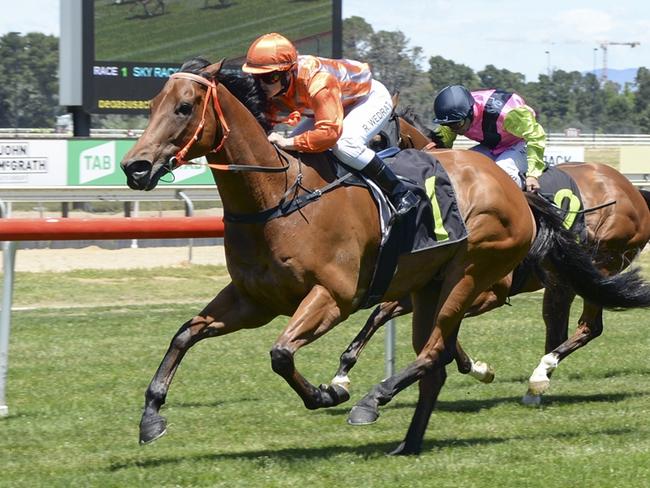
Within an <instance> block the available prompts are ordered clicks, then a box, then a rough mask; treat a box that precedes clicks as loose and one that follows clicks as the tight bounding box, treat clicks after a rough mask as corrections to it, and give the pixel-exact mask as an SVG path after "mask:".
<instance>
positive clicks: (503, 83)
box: [477, 64, 526, 93]
mask: <svg viewBox="0 0 650 488" xmlns="http://www.w3.org/2000/svg"><path fill="white" fill-rule="evenodd" d="M477 74H478V77H479V78H480V80H481V86H482V87H484V88H500V89H501V90H507V91H514V92H517V93H521V91H522V89H523V87H524V86H525V85H526V77H525V76H524V75H523V74H522V73H513V72H512V71H508V70H507V69H498V68H497V67H496V66H494V65H493V64H488V65H487V66H486V67H485V68H483V69H482V70H481V71H479V72H478V73H477Z"/></svg>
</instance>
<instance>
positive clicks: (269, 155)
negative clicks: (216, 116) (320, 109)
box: [208, 85, 296, 214]
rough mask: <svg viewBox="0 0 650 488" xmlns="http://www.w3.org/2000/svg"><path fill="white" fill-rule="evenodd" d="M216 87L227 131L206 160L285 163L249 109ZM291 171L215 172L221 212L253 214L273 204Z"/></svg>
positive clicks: (277, 164) (265, 164) (282, 193)
mask: <svg viewBox="0 0 650 488" xmlns="http://www.w3.org/2000/svg"><path fill="white" fill-rule="evenodd" d="M218 90H219V92H218V96H219V102H220V104H221V108H222V110H223V116H224V118H225V120H226V122H227V124H228V126H229V128H230V134H229V135H228V138H227V139H226V141H225V143H224V147H223V149H222V150H221V151H219V153H217V154H216V155H208V160H209V161H216V162H219V163H224V159H225V162H227V163H228V164H237V165H247V166H264V167H276V168H277V167H281V166H285V165H286V164H287V163H288V161H283V160H282V159H281V158H280V157H279V155H278V152H277V151H276V149H275V147H274V146H273V145H272V144H271V143H270V142H269V141H268V140H267V138H266V134H265V133H264V130H263V129H262V127H261V126H260V125H259V124H258V123H257V120H255V117H254V116H253V115H252V114H251V113H250V111H249V110H248V109H247V108H246V107H245V106H244V105H243V104H242V103H241V102H240V101H239V100H237V98H236V97H235V96H234V95H232V94H231V93H230V92H229V91H228V90H227V89H226V88H225V87H223V86H222V85H219V87H218ZM289 159H291V158H290V157H289ZM292 166H294V167H295V166H296V165H292ZM294 171H295V168H290V169H289V170H288V171H286V172H279V173H265V172H261V171H260V172H257V171H245V172H244V171H217V172H216V173H215V178H216V181H217V186H218V188H219V195H220V197H221V201H222V204H223V208H224V211H225V212H231V213H237V214H247V213H256V212H260V211H262V210H266V209H268V208H271V207H273V206H275V205H277V204H278V202H279V201H280V199H281V198H282V196H283V195H284V193H285V192H286V190H287V188H288V186H289V185H290V184H291V183H292V182H293V178H295V175H294V174H293V173H294Z"/></svg>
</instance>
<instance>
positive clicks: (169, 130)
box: [122, 59, 637, 454]
mask: <svg viewBox="0 0 650 488" xmlns="http://www.w3.org/2000/svg"><path fill="white" fill-rule="evenodd" d="M221 65H222V63H221V62H219V63H216V64H212V65H210V64H209V63H207V62H205V61H204V60H200V59H195V60H191V61H189V62H187V63H185V64H184V65H183V67H182V68H181V71H180V72H178V73H175V74H174V75H172V76H171V77H170V79H169V80H168V81H167V83H166V84H165V85H164V87H163V89H162V91H161V92H160V93H159V94H158V95H157V96H156V97H155V98H154V99H153V100H152V104H151V114H150V120H149V124H148V126H147V128H146V129H145V131H144V133H143V134H142V136H141V137H140V138H139V139H138V141H137V142H136V144H135V145H134V146H133V148H132V149H131V150H130V151H129V152H128V153H127V154H126V155H125V157H124V159H123V161H122V169H123V171H124V172H125V174H126V177H127V183H128V185H129V187H131V188H132V189H135V190H151V189H153V188H154V187H155V186H156V184H157V182H158V181H159V179H160V177H161V176H162V175H164V174H166V173H168V172H169V171H170V170H172V169H174V168H175V167H177V166H178V165H180V164H183V163H184V162H185V161H186V159H194V158H197V157H199V156H202V155H205V156H206V158H207V161H208V164H209V165H210V167H211V168H212V171H213V174H214V175H215V181H216V185H217V187H218V191H219V194H220V196H221V201H222V204H223V211H224V221H225V236H224V245H225V252H226V262H227V266H228V270H229V273H230V275H231V279H232V281H231V282H230V283H229V284H228V285H227V286H226V287H225V288H224V289H223V290H221V291H220V292H219V293H218V294H217V296H216V297H215V298H214V299H213V300H212V301H211V302H210V303H209V304H208V305H206V307H205V308H204V309H203V310H202V311H201V312H200V313H199V314H198V315H196V316H195V317H193V318H192V319H190V320H188V321H187V322H186V323H184V324H183V325H182V326H181V327H180V328H179V330H178V331H177V332H176V334H175V335H174V337H173V338H172V340H171V343H170V345H169V348H168V349H167V351H166V353H165V355H164V357H163V359H162V362H161V364H160V366H159V367H158V370H157V371H156V373H155V375H154V377H153V379H152V380H151V383H150V384H149V386H148V388H147V390H146V393H145V406H144V411H143V414H142V419H141V422H140V442H141V443H147V442H151V441H153V440H155V439H157V438H158V437H160V436H162V435H163V434H164V433H165V432H166V421H165V419H164V418H163V417H162V416H161V415H160V413H159V412H160V408H161V407H162V405H163V404H164V402H165V400H166V396H167V392H168V390H169V386H170V384H171V381H172V379H173V376H174V374H175V372H176V370H177V368H178V366H179V364H180V362H181V360H182V358H183V357H184V355H185V354H186V353H187V351H188V350H189V348H190V347H192V346H193V345H194V344H196V343H197V342H198V341H200V340H203V339H206V338H208V337H215V336H221V335H225V334H229V333H232V332H235V331H237V330H240V329H252V328H257V327H261V326H263V325H265V324H267V323H268V322H270V321H271V320H272V319H273V318H275V317H277V316H279V315H287V316H290V319H289V321H288V324H287V326H286V327H285V328H284V330H283V332H282V333H281V334H280V336H279V337H278V339H277V340H276V342H275V344H274V345H273V346H272V348H271V351H270V355H271V367H272V369H273V371H274V372H276V373H277V374H279V375H280V376H282V377H283V378H284V379H285V381H286V382H287V383H288V384H289V386H290V387H291V388H292V389H294V390H295V392H296V393H297V394H298V395H299V396H300V398H301V399H302V401H303V403H304V404H305V406H306V407H307V408H309V409H315V408H321V407H329V406H333V405H337V404H339V403H341V402H342V401H345V400H347V399H348V398H349V393H348V391H347V390H346V388H345V386H344V385H337V384H330V385H321V386H320V387H316V386H314V385H312V384H311V383H310V382H309V381H308V380H307V379H306V378H304V377H303V376H302V375H301V374H300V372H299V371H298V370H297V368H296V366H295V358H294V356H295V353H296V352H297V351H298V350H299V349H300V348H301V347H303V346H306V345H308V344H310V343H311V342H313V341H314V340H316V339H317V338H319V337H320V336H322V335H323V334H325V333H326V332H328V331H329V330H330V329H332V328H333V327H334V326H336V325H337V324H339V323H341V322H342V321H344V320H345V319H346V318H347V317H348V316H349V315H350V314H351V313H353V312H355V311H356V310H358V309H359V307H360V306H361V304H362V303H363V299H364V296H365V295H366V292H367V290H368V287H369V283H370V280H371V278H372V273H373V268H374V263H375V261H376V259H377V255H378V248H379V243H380V238H381V236H380V225H379V219H378V210H377V207H376V205H375V203H374V201H373V199H372V197H371V196H370V194H369V192H368V191H367V190H366V189H364V188H360V187H353V186H333V185H332V183H333V182H335V180H336V174H335V172H334V168H333V165H332V164H331V162H330V160H329V157H328V156H327V155H325V154H315V155H302V156H301V157H300V158H299V157H298V156H297V155H296V154H295V153H286V152H284V151H280V150H278V149H277V148H276V147H275V146H273V145H272V144H270V143H269V142H268V140H267V138H266V133H265V131H264V129H263V127H262V125H261V124H260V123H259V122H258V120H261V119H263V114H262V111H263V109H264V108H265V106H264V104H263V103H258V102H259V96H258V95H256V94H259V86H258V85H256V84H255V83H254V82H253V81H252V79H251V78H250V77H243V78H242V77H235V76H233V75H230V74H228V73H225V72H223V73H222V72H221ZM242 86H244V87H245V88H247V89H246V90H242V89H241V88H242ZM256 117H257V118H256ZM441 159H444V160H445V168H446V170H447V172H448V173H449V175H450V178H451V179H452V181H453V183H454V186H455V188H456V191H457V199H458V205H459V207H460V209H461V212H462V213H463V215H464V216H465V223H466V226H467V229H468V231H469V234H470V235H471V236H472V237H471V239H468V240H463V241H459V242H458V243H454V244H450V245H448V246H444V247H437V248H434V249H432V250H430V251H423V252H422V253H418V254H416V255H406V256H401V257H400V258H399V260H398V266H397V271H396V273H395V275H394V277H393V279H392V281H391V283H390V285H389V287H388V289H387V291H386V292H385V294H384V296H383V297H382V300H384V301H391V300H397V299H398V298H400V297H403V296H406V295H410V297H411V301H412V303H413V333H414V339H413V342H414V348H415V350H416V351H417V352H418V357H417V359H416V361H415V362H414V363H412V364H411V365H410V366H409V368H408V369H407V370H406V371H405V372H402V373H401V374H399V375H396V376H395V377H394V378H390V379H389V380H390V381H391V383H390V384H389V385H388V386H387V384H385V383H382V385H379V386H378V388H379V391H380V392H382V398H381V399H379V400H378V401H379V402H381V403H382V404H383V403H386V402H387V401H388V400H389V398H388V397H391V398H392V396H394V395H395V394H397V393H398V392H399V391H400V390H402V389H403V388H405V387H406V386H408V385H409V384H412V383H414V382H416V381H419V387H420V397H419V399H418V406H417V408H416V413H415V415H414V419H413V422H412V424H411V428H410V429H409V432H408V433H407V436H406V439H405V442H404V443H402V444H401V445H400V446H399V447H398V448H397V449H396V450H395V451H394V452H395V453H397V454H407V453H414V452H419V450H420V448H421V442H422V438H423V436H424V431H425V429H426V424H427V422H428V418H429V415H430V413H431V409H432V408H433V404H434V403H435V400H436V397H437V395H438V393H439V391H440V389H441V388H442V386H443V384H444V379H445V372H444V366H443V365H444V364H446V363H447V362H449V361H450V360H451V357H452V355H453V349H454V347H455V343H456V336H457V333H458V329H459V327H460V322H461V320H462V318H463V315H464V314H465V311H466V310H467V309H468V308H469V307H470V306H471V304H472V303H473V301H474V300H475V299H476V297H477V296H478V294H479V293H481V292H482V291H484V290H485V289H487V288H488V287H489V286H490V285H491V284H492V283H494V282H496V281H497V280H499V279H501V278H502V277H503V276H505V275H506V274H507V273H509V272H510V271H511V270H512V269H513V268H514V267H515V266H516V265H517V263H519V262H520V261H521V260H522V259H524V257H525V256H526V254H527V253H528V251H529V249H530V247H531V245H532V244H533V242H534V240H535V236H536V226H535V220H536V219H537V220H538V221H540V222H542V221H543V216H542V214H543V213H544V211H542V212H541V213H539V215H536V216H533V214H532V212H531V210H530V207H529V206H528V204H527V201H526V198H524V196H523V194H522V192H520V191H515V190H516V187H515V186H514V184H513V183H512V181H511V180H510V178H509V177H507V175H505V173H503V172H502V171H501V170H499V169H498V168H497V167H496V166H495V165H494V164H492V163H491V162H490V161H489V159H487V158H485V157H484V156H482V155H479V154H473V153H470V152H467V151H457V152H455V153H451V152H450V153H449V154H448V155H446V156H443V157H441ZM476 181H480V185H479V184H476ZM310 189H315V190H310ZM305 196H307V197H309V198H310V200H309V201H305V200H303V204H302V205H300V208H299V209H298V210H297V211H295V212H286V213H283V212H284V209H286V208H287V207H286V204H288V203H290V202H291V201H293V200H297V199H298V198H300V197H305ZM312 197H313V198H312ZM310 202H311V203H310ZM308 203H310V204H308ZM548 216H549V218H552V217H553V216H554V213H553V212H552V210H548ZM540 219H542V220H540ZM550 225H551V226H553V225H555V227H554V228H548V229H546V228H544V227H543V226H542V227H541V228H540V229H539V231H538V235H546V236H548V235H550V234H553V233H554V232H556V231H557V232H558V233H560V232H562V231H563V229H562V226H561V224H559V225H558V224H553V223H551V224H550ZM569 240H570V239H569ZM550 247H551V248H553V249H556V250H557V249H558V247H557V246H550ZM567 253H568V254H567V255H570V256H571V258H570V259H573V258H574V256H572V250H569V251H567ZM578 261H579V260H576V262H578ZM570 272H573V273H575V274H576V275H580V276H581V277H582V275H581V273H580V272H576V271H575V268H571V270H570ZM585 282H589V283H596V282H597V283H596V285H598V286H601V285H602V284H603V283H601V282H598V280H591V279H586V280H585ZM635 284H637V283H635ZM598 286H597V287H596V288H598ZM614 286H615V287H616V289H617V292H616V293H615V294H616V295H617V296H618V297H619V298H621V299H622V300H623V302H625V300H626V299H627V298H626V296H625V295H626V293H627V292H626V289H627V288H628V287H629V286H630V284H629V283H627V282H625V283H624V282H617V283H614ZM594 293H597V290H596V289H595V290H594ZM432 297H433V299H432ZM361 413H363V412H361Z"/></svg>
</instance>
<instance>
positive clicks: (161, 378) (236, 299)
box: [140, 283, 273, 444]
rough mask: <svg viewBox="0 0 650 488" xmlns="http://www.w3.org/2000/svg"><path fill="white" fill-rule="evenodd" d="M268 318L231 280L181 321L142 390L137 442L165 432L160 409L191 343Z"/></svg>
mask: <svg viewBox="0 0 650 488" xmlns="http://www.w3.org/2000/svg"><path fill="white" fill-rule="evenodd" d="M271 319H273V315H272V314H270V313H269V312H267V311H265V310H262V309H260V308H258V307H257V306H256V305H254V304H253V303H251V302H249V301H247V300H245V299H244V298H243V297H242V296H241V295H240V294H239V293H238V292H237V290H236V289H235V288H234V286H233V285H232V283H231V284H230V285H228V286H227V287H226V288H224V289H223V290H222V291H221V293H219V294H218V295H217V296H216V297H215V298H214V300H212V302H210V304H208V306H207V307H205V309H204V310H203V311H202V312H201V313H200V314H199V315H197V316H196V317H194V318H193V319H191V320H189V321H188V322H186V323H185V324H183V325H182V326H181V328H180V329H179V330H178V332H176V334H175V335H174V337H173V339H172V341H171V344H170V345H169V348H168V349H167V352H166V353H165V356H164V357H163V360H162V362H161V363H160V366H159V367H158V370H157V371H156V374H155V375H154V377H153V379H152V380H151V383H150V384H149V387H148V388H147V391H146V392H145V404H144V412H143V413H142V419H141V421H140V443H141V444H146V443H149V442H152V441H154V440H156V439H158V438H159V437H161V436H162V435H163V434H164V433H165V432H166V429H167V427H166V426H167V422H166V420H165V419H164V418H163V417H162V416H161V415H160V414H159V411H160V408H161V407H162V405H163V404H164V403H165V398H166V396H167V392H168V390H169V385H170V384H171V382H172V379H173V377H174V374H175V373H176V369H177V368H178V366H179V364H180V363H181V360H182V359H183V356H185V353H186V352H187V351H188V349H189V348H190V347H192V346H193V345H194V344H196V343H197V342H199V341H200V340H202V339H206V338H208V337H214V336H217V335H225V334H229V333H231V332H235V331H237V330H239V329H242V328H255V327H259V326H262V325H264V324H266V323H267V322H269V321H270V320H271Z"/></svg>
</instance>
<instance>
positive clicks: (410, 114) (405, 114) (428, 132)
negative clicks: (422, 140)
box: [395, 105, 435, 140]
mask: <svg viewBox="0 0 650 488" xmlns="http://www.w3.org/2000/svg"><path fill="white" fill-rule="evenodd" d="M395 113H396V114H397V116H398V117H401V118H402V119H404V120H405V121H406V122H408V123H409V124H411V125H412V126H413V127H415V128H416V129H417V130H419V131H420V132H422V134H424V135H425V136H427V137H428V138H429V139H431V140H433V138H434V137H435V134H434V132H433V129H430V128H429V127H427V126H426V125H424V122H422V117H420V116H419V115H418V114H417V113H416V112H415V109H414V108H413V106H412V105H407V106H406V107H405V108H404V109H399V110H397V111H396V112H395Z"/></svg>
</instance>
